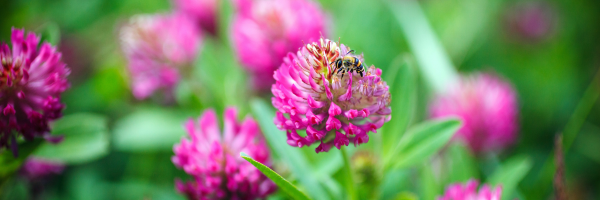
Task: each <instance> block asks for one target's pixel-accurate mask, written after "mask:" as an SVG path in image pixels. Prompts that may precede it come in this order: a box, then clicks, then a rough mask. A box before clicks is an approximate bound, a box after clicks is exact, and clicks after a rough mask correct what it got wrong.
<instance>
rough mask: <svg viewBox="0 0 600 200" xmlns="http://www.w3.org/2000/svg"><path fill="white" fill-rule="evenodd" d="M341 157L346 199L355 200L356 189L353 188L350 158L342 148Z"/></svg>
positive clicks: (344, 148)
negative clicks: (344, 174)
mask: <svg viewBox="0 0 600 200" xmlns="http://www.w3.org/2000/svg"><path fill="white" fill-rule="evenodd" d="M340 151H341V152H342V157H343V158H344V171H345V172H346V176H345V177H346V181H345V182H346V190H347V192H348V199H350V200H355V199H357V195H356V192H357V191H356V187H355V186H354V177H353V176H352V167H351V166H350V158H349V157H348V155H347V153H346V147H342V148H341V150H340Z"/></svg>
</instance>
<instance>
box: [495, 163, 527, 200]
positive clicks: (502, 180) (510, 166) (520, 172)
mask: <svg viewBox="0 0 600 200" xmlns="http://www.w3.org/2000/svg"><path fill="white" fill-rule="evenodd" d="M531 165H532V163H531V160H530V159H529V157H527V156H523V155H521V156H515V157H512V158H510V159H509V160H507V161H506V162H504V163H503V164H502V165H501V166H500V167H499V168H498V169H496V170H495V171H494V173H492V175H490V177H489V178H488V182H489V183H491V184H492V185H494V186H497V185H502V199H503V200H508V199H512V196H513V195H514V192H515V190H516V189H517V185H518V184H519V182H520V181H521V179H523V177H525V175H527V172H528V171H529V169H531Z"/></svg>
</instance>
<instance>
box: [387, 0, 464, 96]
mask: <svg viewBox="0 0 600 200" xmlns="http://www.w3.org/2000/svg"><path fill="white" fill-rule="evenodd" d="M386 2H387V3H388V5H389V6H388V8H390V9H391V12H392V13H393V14H394V16H395V17H396V20H397V21H398V24H399V25H400V27H402V31H403V32H404V35H405V37H406V41H407V42H408V45H409V47H410V49H411V51H412V52H413V53H414V54H415V57H416V59H417V62H418V63H419V67H420V68H421V71H422V73H423V75H424V77H425V78H426V79H427V81H428V82H429V84H430V85H431V86H432V87H433V88H434V89H435V90H436V91H438V92H441V91H444V89H446V86H447V85H448V84H452V83H454V82H456V80H458V73H457V72H456V70H455V69H454V67H453V65H452V62H451V60H450V58H449V57H448V55H447V54H446V52H445V50H444V47H443V46H442V44H441V42H440V41H439V39H438V38H437V36H436V35H435V33H434V31H433V28H431V25H430V24H429V22H428V21H427V17H426V16H425V14H424V13H423V10H422V9H421V6H419V3H418V2H417V1H416V0H405V1H395V0H386Z"/></svg>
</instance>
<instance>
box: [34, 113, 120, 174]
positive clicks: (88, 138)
mask: <svg viewBox="0 0 600 200" xmlns="http://www.w3.org/2000/svg"><path fill="white" fill-rule="evenodd" d="M52 134H53V135H61V136H63V137H64V140H63V141H62V142H61V143H58V144H51V143H44V144H43V145H42V146H40V148H39V149H38V150H37V151H36V152H35V153H34V155H35V156H36V157H40V158H46V159H49V160H55V161H60V162H63V163H68V164H79V163H84V162H89V161H92V160H95V159H98V158H100V157H102V156H105V155H106V154H108V151H109V138H108V137H109V136H108V127H107V119H106V118H105V117H104V116H101V115H96V114H88V113H78V114H71V115H67V116H64V117H62V118H61V119H59V120H57V121H56V122H54V124H53V127H52Z"/></svg>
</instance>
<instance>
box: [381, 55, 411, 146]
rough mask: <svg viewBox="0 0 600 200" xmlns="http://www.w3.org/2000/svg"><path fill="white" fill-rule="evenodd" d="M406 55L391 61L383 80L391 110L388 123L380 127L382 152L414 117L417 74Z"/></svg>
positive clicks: (400, 134)
mask: <svg viewBox="0 0 600 200" xmlns="http://www.w3.org/2000/svg"><path fill="white" fill-rule="evenodd" d="M415 71H416V69H415V67H414V65H413V63H412V59H411V58H410V57H409V56H408V55H404V56H398V57H396V59H395V60H394V61H393V62H392V65H391V66H390V68H389V71H387V72H386V76H385V77H384V80H386V82H387V84H388V85H389V86H390V88H391V89H390V93H391V94H392V102H391V106H392V111H393V112H394V115H393V117H392V120H391V121H390V123H386V124H385V125H384V126H383V127H382V130H381V132H382V136H381V137H383V153H384V154H388V153H389V151H390V150H391V149H392V147H395V145H396V143H395V142H396V141H398V139H399V138H401V137H402V136H403V135H404V133H405V131H406V129H407V128H408V126H409V124H410V123H411V121H412V120H413V118H414V115H415V114H414V113H415V111H416V107H417V106H416V103H417V93H416V92H417V81H416V79H417V74H416V72H415Z"/></svg>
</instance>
